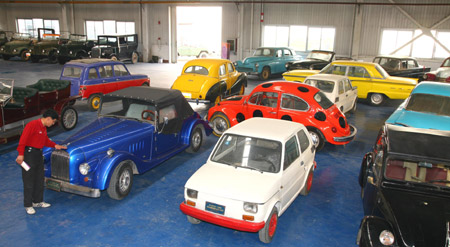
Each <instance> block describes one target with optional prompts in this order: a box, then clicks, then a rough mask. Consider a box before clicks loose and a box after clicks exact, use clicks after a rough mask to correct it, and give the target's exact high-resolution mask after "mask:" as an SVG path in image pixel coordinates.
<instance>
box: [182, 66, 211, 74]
mask: <svg viewBox="0 0 450 247" xmlns="http://www.w3.org/2000/svg"><path fill="white" fill-rule="evenodd" d="M184 73H187V74H199V75H208V69H207V68H205V67H203V66H198V65H193V66H189V67H187V68H186V69H185V70H184Z"/></svg>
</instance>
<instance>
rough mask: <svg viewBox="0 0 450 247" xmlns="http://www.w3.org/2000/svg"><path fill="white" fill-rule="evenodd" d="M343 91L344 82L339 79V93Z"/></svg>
mask: <svg viewBox="0 0 450 247" xmlns="http://www.w3.org/2000/svg"><path fill="white" fill-rule="evenodd" d="M343 93H344V82H343V81H340V82H339V94H343Z"/></svg>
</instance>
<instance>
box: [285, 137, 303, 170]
mask: <svg viewBox="0 0 450 247" xmlns="http://www.w3.org/2000/svg"><path fill="white" fill-rule="evenodd" d="M298 157H300V153H299V151H298V143H297V138H295V136H293V137H291V139H289V140H288V141H287V142H286V145H285V146H284V167H283V170H286V169H287V168H288V167H289V166H290V165H291V164H292V163H293V162H294V161H295V160H296V159H297V158H298Z"/></svg>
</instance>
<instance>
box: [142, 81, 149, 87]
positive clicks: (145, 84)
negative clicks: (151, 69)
mask: <svg viewBox="0 0 450 247" xmlns="http://www.w3.org/2000/svg"><path fill="white" fill-rule="evenodd" d="M142 86H143V87H149V86H150V85H148V82H144V83H142Z"/></svg>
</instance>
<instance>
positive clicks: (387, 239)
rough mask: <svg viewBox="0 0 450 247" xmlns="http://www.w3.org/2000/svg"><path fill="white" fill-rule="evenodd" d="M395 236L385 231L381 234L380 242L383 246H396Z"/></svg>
mask: <svg viewBox="0 0 450 247" xmlns="http://www.w3.org/2000/svg"><path fill="white" fill-rule="evenodd" d="M394 240H395V238H394V234H392V232H390V231H388V230H384V231H382V232H381V233H380V242H381V244H383V245H392V244H394Z"/></svg>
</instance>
